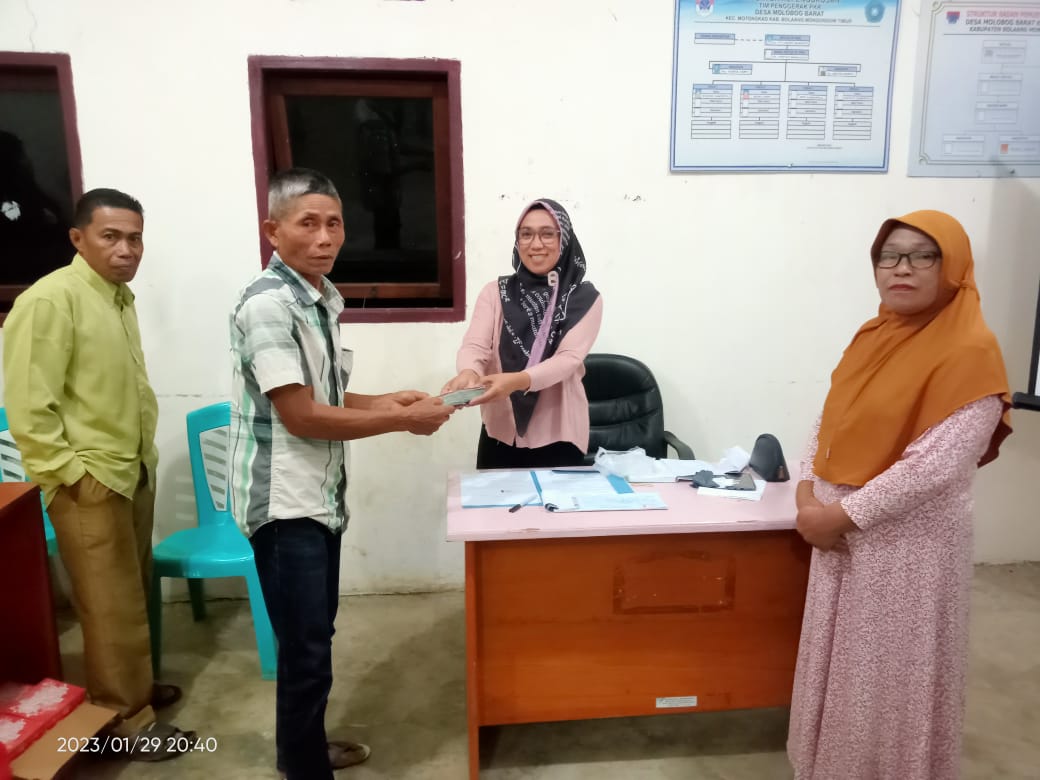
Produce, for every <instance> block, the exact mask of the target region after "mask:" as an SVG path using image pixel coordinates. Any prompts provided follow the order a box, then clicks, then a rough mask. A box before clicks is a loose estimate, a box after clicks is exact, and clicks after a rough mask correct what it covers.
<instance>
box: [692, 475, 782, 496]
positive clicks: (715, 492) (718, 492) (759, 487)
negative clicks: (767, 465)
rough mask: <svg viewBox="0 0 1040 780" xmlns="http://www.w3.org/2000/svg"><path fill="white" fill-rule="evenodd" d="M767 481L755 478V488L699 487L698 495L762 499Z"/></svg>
mask: <svg viewBox="0 0 1040 780" xmlns="http://www.w3.org/2000/svg"><path fill="white" fill-rule="evenodd" d="M765 489H766V481H765V480H764V479H756V480H755V489H754V490H726V488H706V487H699V488H697V495H698V496H715V497H717V498H738V499H741V500H743V501H761V500H762V493H764V492H765Z"/></svg>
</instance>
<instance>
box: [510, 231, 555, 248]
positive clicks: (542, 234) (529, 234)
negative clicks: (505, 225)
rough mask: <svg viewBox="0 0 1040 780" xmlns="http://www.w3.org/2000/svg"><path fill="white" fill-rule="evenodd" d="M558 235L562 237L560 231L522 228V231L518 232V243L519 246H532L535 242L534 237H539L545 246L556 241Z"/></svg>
mask: <svg viewBox="0 0 1040 780" xmlns="http://www.w3.org/2000/svg"><path fill="white" fill-rule="evenodd" d="M558 235H560V231H559V230H553V229H552V228H541V229H540V230H531V229H530V228H520V230H518V231H516V242H517V243H518V244H530V243H531V242H532V241H534V237H535V236H538V238H540V239H542V243H543V244H549V243H551V242H553V241H555V240H556V237H557V236H558Z"/></svg>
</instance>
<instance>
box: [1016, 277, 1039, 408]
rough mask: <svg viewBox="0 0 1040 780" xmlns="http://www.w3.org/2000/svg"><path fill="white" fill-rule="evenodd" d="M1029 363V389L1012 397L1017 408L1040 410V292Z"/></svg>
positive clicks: (1037, 300)
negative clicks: (1039, 371) (1039, 368)
mask: <svg viewBox="0 0 1040 780" xmlns="http://www.w3.org/2000/svg"><path fill="white" fill-rule="evenodd" d="M1030 361H1031V362H1030V364H1029V389H1028V390H1027V391H1026V392H1024V393H1015V394H1014V395H1013V396H1012V397H1011V402H1012V405H1013V406H1014V407H1015V408H1016V409H1032V410H1033V411H1034V412H1040V377H1038V376H1037V368H1038V366H1040V294H1038V295H1037V299H1036V320H1035V321H1034V323H1033V354H1032V356H1031V359H1030Z"/></svg>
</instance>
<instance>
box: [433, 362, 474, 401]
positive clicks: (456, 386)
mask: <svg viewBox="0 0 1040 780" xmlns="http://www.w3.org/2000/svg"><path fill="white" fill-rule="evenodd" d="M468 387H480V377H479V376H478V375H477V372H476V371H474V370H473V369H472V368H466V369H463V370H462V371H460V372H459V373H458V374H457V375H456V376H455V378H454V379H452V380H450V381H449V382H448V383H447V384H445V385H444V387H442V388H441V393H440V394H441V395H444V394H445V393H453V392H455V391H456V390H465V389H466V388H468Z"/></svg>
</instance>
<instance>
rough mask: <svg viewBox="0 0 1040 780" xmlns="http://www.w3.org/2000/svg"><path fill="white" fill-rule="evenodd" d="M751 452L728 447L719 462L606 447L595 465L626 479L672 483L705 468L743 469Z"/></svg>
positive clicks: (715, 470)
mask: <svg viewBox="0 0 1040 780" xmlns="http://www.w3.org/2000/svg"><path fill="white" fill-rule="evenodd" d="M750 459H751V455H749V454H748V452H747V451H746V450H744V449H743V448H741V447H730V448H729V449H728V450H726V451H725V452H724V453H723V454H722V459H721V460H719V462H718V463H708V462H707V461H704V460H678V459H672V458H651V457H650V456H649V455H647V454H646V450H644V449H643V448H642V447H633V448H632V449H630V450H627V451H625V452H618V451H614V450H605V449H603V448H602V447H600V448H599V451H598V452H597V453H596V458H595V462H596V468H597V469H599V470H600V471H602V472H604V473H606V474H615V475H617V476H619V477H623V478H625V479H627V480H628V481H629V482H675V480H676V479H677V478H678V477H683V476H686V475H689V474H696V473H697V472H698V471H704V470H708V471H711V472H712V473H713V474H725V473H726V472H727V471H743V469H744V468H745V467H746V466H747V464H748V461H749V460H750Z"/></svg>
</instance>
